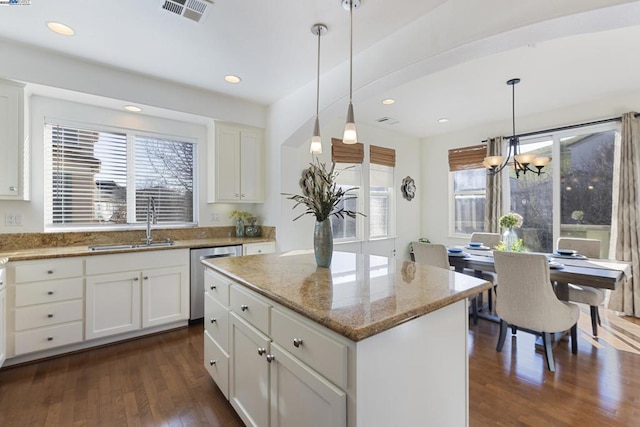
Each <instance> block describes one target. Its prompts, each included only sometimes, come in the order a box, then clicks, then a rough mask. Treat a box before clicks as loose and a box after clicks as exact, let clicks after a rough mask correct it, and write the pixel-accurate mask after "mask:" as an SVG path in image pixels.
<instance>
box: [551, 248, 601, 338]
mask: <svg viewBox="0 0 640 427" xmlns="http://www.w3.org/2000/svg"><path fill="white" fill-rule="evenodd" d="M556 249H573V250H574V251H577V252H578V253H579V254H580V255H584V256H586V257H587V258H600V240H597V239H581V238H575V237H560V238H558V242H557V248H556ZM569 301H573V302H580V303H583V304H587V305H588V306H589V311H590V312H591V330H592V332H593V336H594V337H596V338H597V337H598V325H602V322H601V321H600V312H599V310H598V307H599V306H600V304H602V303H603V302H604V291H603V290H602V289H598V288H593V287H591V286H584V285H580V284H578V283H570V284H569Z"/></svg>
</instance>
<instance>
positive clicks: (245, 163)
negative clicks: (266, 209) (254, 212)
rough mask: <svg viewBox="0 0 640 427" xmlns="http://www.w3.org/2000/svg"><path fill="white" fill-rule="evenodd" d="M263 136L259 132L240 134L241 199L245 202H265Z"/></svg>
mask: <svg viewBox="0 0 640 427" xmlns="http://www.w3.org/2000/svg"><path fill="white" fill-rule="evenodd" d="M263 162H264V156H263V153H262V135H261V134H260V132H259V131H253V130H244V129H243V130H242V131H241V132H240V189H241V192H240V198H241V199H242V200H243V201H245V202H263V201H264V190H263V188H264V185H263V182H264V179H263V171H262V165H263Z"/></svg>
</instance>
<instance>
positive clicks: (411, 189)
mask: <svg viewBox="0 0 640 427" xmlns="http://www.w3.org/2000/svg"><path fill="white" fill-rule="evenodd" d="M400 190H401V191H402V197H404V198H405V199H407V200H409V201H411V199H413V198H414V197H415V196H416V183H415V181H414V180H413V178H411V177H410V176H408V177H406V178H405V179H403V180H402V185H401V186H400Z"/></svg>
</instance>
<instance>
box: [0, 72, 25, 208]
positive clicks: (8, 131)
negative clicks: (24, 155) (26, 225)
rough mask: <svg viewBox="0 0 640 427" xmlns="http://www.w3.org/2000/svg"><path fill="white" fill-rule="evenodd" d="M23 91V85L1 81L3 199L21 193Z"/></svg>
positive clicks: (0, 174)
mask: <svg viewBox="0 0 640 427" xmlns="http://www.w3.org/2000/svg"><path fill="white" fill-rule="evenodd" d="M22 93H23V89H22V87H19V86H14V85H12V84H8V83H4V82H0V198H3V199H16V198H18V196H19V195H20V193H21V191H20V188H19V185H20V182H19V176H20V175H19V174H20V171H19V164H21V159H20V157H19V156H20V154H21V153H20V151H21V150H20V144H22V141H21V139H22V138H21V136H22V133H23V131H22V126H23V123H22V122H23V113H22V108H23V107H22V104H23V102H22V96H23V95H22Z"/></svg>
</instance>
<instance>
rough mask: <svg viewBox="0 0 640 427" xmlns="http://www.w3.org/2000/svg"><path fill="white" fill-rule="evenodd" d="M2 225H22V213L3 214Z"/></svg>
mask: <svg viewBox="0 0 640 427" xmlns="http://www.w3.org/2000/svg"><path fill="white" fill-rule="evenodd" d="M4 225H6V226H8V227H13V226H19V225H22V213H20V212H18V213H6V214H4Z"/></svg>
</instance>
